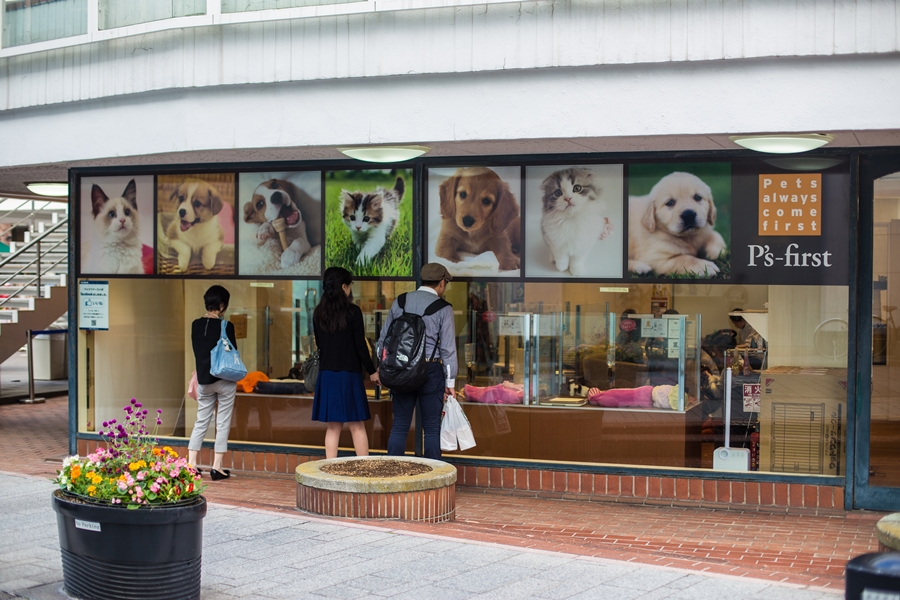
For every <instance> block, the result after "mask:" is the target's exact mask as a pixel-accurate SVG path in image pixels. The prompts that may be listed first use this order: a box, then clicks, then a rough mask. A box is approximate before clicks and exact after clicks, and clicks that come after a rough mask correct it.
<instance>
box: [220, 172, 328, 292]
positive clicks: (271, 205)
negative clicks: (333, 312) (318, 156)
mask: <svg viewBox="0 0 900 600" xmlns="http://www.w3.org/2000/svg"><path fill="white" fill-rule="evenodd" d="M321 180H322V174H321V172H320V171H309V172H291V173H241V174H240V175H239V178H238V190H239V191H238V194H239V199H238V202H239V203H240V205H241V206H242V210H243V218H242V220H241V222H240V223H239V227H238V245H239V249H240V252H239V253H238V255H239V259H238V260H239V270H240V273H241V274H242V275H318V274H319V273H320V272H321V244H322V202H321V200H320V197H321V187H322V184H321Z"/></svg>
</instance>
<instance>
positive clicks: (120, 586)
mask: <svg viewBox="0 0 900 600" xmlns="http://www.w3.org/2000/svg"><path fill="white" fill-rule="evenodd" d="M71 498H72V497H67V496H66V495H65V494H64V493H62V492H59V491H57V492H54V493H53V510H55V511H56V523H57V526H58V528H59V547H60V551H61V552H62V563H63V583H64V585H65V589H66V593H68V594H69V595H70V596H74V597H75V598H82V599H84V600H118V599H121V600H130V599H134V600H157V599H158V600H174V599H181V598H183V599H186V600H187V599H196V598H200V555H201V553H202V549H203V517H205V516H206V499H205V498H203V497H202V496H201V497H199V498H198V499H197V501H196V502H194V503H191V504H188V505H179V506H167V507H153V508H140V509H137V510H128V509H126V508H119V507H113V506H106V505H102V504H85V503H82V502H78V501H73V500H72V499H71Z"/></svg>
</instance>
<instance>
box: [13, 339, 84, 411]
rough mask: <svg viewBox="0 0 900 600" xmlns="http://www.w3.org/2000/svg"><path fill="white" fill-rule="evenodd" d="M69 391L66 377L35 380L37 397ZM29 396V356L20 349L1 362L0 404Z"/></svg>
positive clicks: (51, 395)
mask: <svg viewBox="0 0 900 600" xmlns="http://www.w3.org/2000/svg"><path fill="white" fill-rule="evenodd" d="M68 393H69V382H68V380H66V379H62V380H52V381H43V380H39V379H36V380H35V382H34V397H35V398H42V397H43V398H50V397H54V396H64V395H66V394H68ZM25 398H28V356H27V355H26V354H25V352H22V351H19V352H16V353H14V354H13V355H12V356H10V357H9V358H7V359H6V360H5V361H4V362H3V364H0V404H12V403H14V402H18V401H19V400H21V399H25Z"/></svg>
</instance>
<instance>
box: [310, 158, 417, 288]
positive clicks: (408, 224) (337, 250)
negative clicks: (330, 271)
mask: <svg viewBox="0 0 900 600" xmlns="http://www.w3.org/2000/svg"><path fill="white" fill-rule="evenodd" d="M412 184H413V177H412V169H364V170H363V169H360V170H347V171H328V172H326V173H325V266H326V267H343V268H345V269H347V270H348V271H350V272H351V273H353V275H354V276H355V277H408V278H412V277H413V266H412V247H413V229H412V216H413V203H412V194H413V185H412Z"/></svg>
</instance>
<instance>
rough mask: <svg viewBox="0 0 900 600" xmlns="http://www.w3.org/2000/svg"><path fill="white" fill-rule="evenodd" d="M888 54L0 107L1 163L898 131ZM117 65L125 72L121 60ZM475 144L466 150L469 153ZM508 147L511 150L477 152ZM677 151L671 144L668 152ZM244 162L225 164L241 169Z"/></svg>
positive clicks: (897, 84)
mask: <svg viewBox="0 0 900 600" xmlns="http://www.w3.org/2000/svg"><path fill="white" fill-rule="evenodd" d="M896 64H897V63H896V59H890V60H889V59H886V58H880V57H874V58H873V57H849V58H829V59H823V58H806V59H779V60H766V61H713V62H696V63H690V64H683V65H680V66H679V67H678V68H673V67H672V66H671V65H635V66H630V67H584V68H578V69H534V70H517V71H504V72H500V73H477V74H459V75H422V76H406V77H385V78H377V79H354V80H348V81H334V80H333V81H319V82H306V83H283V84H271V85H242V86H223V87H216V88H199V89H196V88H192V89H181V90H176V91H166V92H157V93H152V94H141V95H130V96H120V97H115V98H108V99H106V100H103V101H90V102H77V103H66V104H59V105H54V106H52V107H44V108H35V109H29V110H16V111H2V112H0V140H4V143H2V144H0V167H2V166H12V165H28V164H40V163H53V162H60V161H76V160H90V159H102V158H106V157H123V156H141V155H152V154H156V153H164V152H187V151H205V150H217V149H227V150H230V149H245V148H246V149H253V148H284V149H290V148H297V147H316V146H323V147H327V148H330V149H331V153H330V154H323V155H320V156H316V155H315V154H313V155H312V156H310V155H309V154H303V153H302V152H296V153H292V152H285V153H284V154H283V156H282V158H285V159H289V158H298V159H300V158H316V157H318V158H337V157H339V156H340V155H339V154H337V152H336V151H334V150H333V148H334V146H339V145H342V144H365V143H385V142H404V141H406V142H412V141H415V142H424V143H429V142H436V141H451V140H507V141H514V140H519V139H541V138H550V139H553V141H552V142H549V143H547V144H546V146H543V145H542V146H541V147H540V149H541V151H543V152H589V151H592V150H595V148H592V147H591V142H590V141H584V140H585V138H591V137H597V138H602V137H630V138H632V139H631V141H627V142H625V143H622V144H621V145H619V146H618V148H617V149H618V150H619V151H628V150H633V149H640V148H639V146H640V144H641V140H643V139H645V137H646V136H657V135H667V134H670V135H674V134H680V133H690V134H701V135H702V134H715V133H721V132H739V131H808V130H813V131H818V130H834V129H847V130H869V129H872V130H877V129H885V128H894V127H896V126H897V113H896V99H897V98H900V77H897V68H896ZM122 66H123V69H124V63H122ZM478 149H479V148H476V150H478ZM480 149H481V150H483V151H484V153H488V154H489V153H494V152H506V153H513V152H515V151H516V148H515V146H514V145H511V144H509V143H507V144H504V145H495V146H491V145H490V144H486V145H484V147H483V148H480ZM671 149H682V148H671ZM253 159H254V157H253V155H252V154H251V153H247V154H246V155H244V154H238V155H235V156H233V157H232V160H253Z"/></svg>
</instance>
